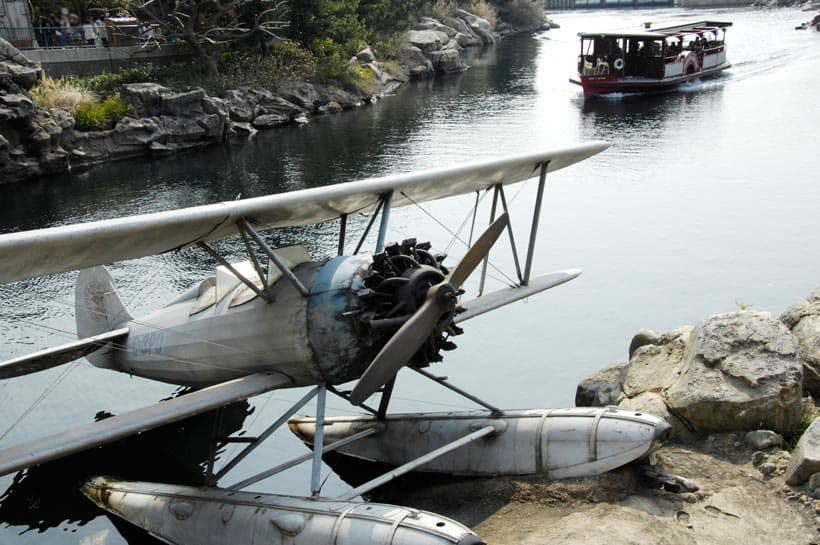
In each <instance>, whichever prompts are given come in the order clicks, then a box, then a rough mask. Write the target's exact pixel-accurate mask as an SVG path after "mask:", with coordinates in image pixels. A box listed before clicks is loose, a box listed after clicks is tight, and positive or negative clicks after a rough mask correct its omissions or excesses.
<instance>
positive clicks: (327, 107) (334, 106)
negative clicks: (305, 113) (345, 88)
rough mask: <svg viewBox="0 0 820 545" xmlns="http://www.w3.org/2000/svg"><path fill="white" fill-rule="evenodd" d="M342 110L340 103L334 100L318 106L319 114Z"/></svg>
mask: <svg viewBox="0 0 820 545" xmlns="http://www.w3.org/2000/svg"><path fill="white" fill-rule="evenodd" d="M341 111H342V105H341V104H339V103H338V102H336V101H335V100H331V101H330V102H327V103H325V104H322V105H321V106H319V111H318V113H319V114H322V115H327V114H335V113H338V112H341Z"/></svg>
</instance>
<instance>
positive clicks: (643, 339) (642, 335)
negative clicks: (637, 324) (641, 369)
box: [629, 329, 661, 359]
mask: <svg viewBox="0 0 820 545" xmlns="http://www.w3.org/2000/svg"><path fill="white" fill-rule="evenodd" d="M660 341H661V337H660V335H658V334H657V333H655V332H654V331H652V330H651V329H639V330H638V332H637V333H635V334H634V335H633V336H632V340H631V341H630V342H629V358H630V359H632V354H633V353H634V352H635V350H637V349H638V348H640V347H642V346H646V345H647V344H659V343H660Z"/></svg>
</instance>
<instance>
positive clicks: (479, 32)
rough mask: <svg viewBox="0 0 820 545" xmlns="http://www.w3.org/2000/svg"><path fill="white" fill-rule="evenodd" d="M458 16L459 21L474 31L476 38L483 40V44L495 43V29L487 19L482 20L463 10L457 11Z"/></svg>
mask: <svg viewBox="0 0 820 545" xmlns="http://www.w3.org/2000/svg"><path fill="white" fill-rule="evenodd" d="M456 15H457V16H458V18H459V19H461V20H462V21H464V22H465V23H466V24H467V26H468V27H470V30H472V31H473V33H474V34H475V35H476V36H478V37H479V38H481V41H482V42H483V43H485V44H493V43H495V37H494V36H493V27H492V25H491V24H490V22H489V21H487V20H486V19H482V18H481V17H479V16H477V15H474V14H472V13H470V12H468V11H465V10H463V9H458V10H456Z"/></svg>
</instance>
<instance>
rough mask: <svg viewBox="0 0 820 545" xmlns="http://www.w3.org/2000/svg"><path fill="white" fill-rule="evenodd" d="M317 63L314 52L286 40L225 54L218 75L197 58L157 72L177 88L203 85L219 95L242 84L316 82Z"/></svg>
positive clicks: (220, 61) (164, 81) (171, 85)
mask: <svg viewBox="0 0 820 545" xmlns="http://www.w3.org/2000/svg"><path fill="white" fill-rule="evenodd" d="M317 64H318V61H317V59H316V56H315V55H314V54H313V53H311V52H310V51H308V50H307V49H305V48H304V47H302V46H300V45H299V44H298V43H296V42H294V41H291V40H284V41H282V42H279V43H277V44H274V45H273V46H271V47H270V48H268V49H267V50H265V51H260V50H259V49H258V48H252V49H237V50H234V51H229V52H225V53H222V55H220V57H219V72H218V74H216V75H212V74H209V73H208V71H207V70H205V69H204V68H203V67H202V65H201V64H200V63H199V62H196V61H194V62H191V63H177V64H174V65H172V66H168V67H164V68H162V69H160V70H159V71H158V72H157V74H156V79H157V81H161V82H162V83H163V85H167V86H168V87H172V88H176V89H185V88H190V87H202V88H204V89H205V90H206V91H207V92H208V93H211V94H219V93H221V92H223V91H225V90H226V89H235V88H237V87H242V86H256V87H263V88H268V89H271V88H275V87H276V85H277V84H278V83H279V82H281V81H285V80H299V81H313V80H315V79H316V74H317Z"/></svg>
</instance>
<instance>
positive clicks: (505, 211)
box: [0, 142, 669, 545]
mask: <svg viewBox="0 0 820 545" xmlns="http://www.w3.org/2000/svg"><path fill="white" fill-rule="evenodd" d="M606 147H607V144H605V143H602V142H592V143H587V144H580V145H576V146H571V147H567V148H563V149H558V150H546V151H542V152H537V153H529V154H526V155H519V156H515V157H507V158H503V159H492V160H484V161H478V162H473V163H470V164H465V165H456V166H448V167H444V168H438V169H431V170H425V171H419V172H413V173H408V174H396V175H390V176H384V177H379V178H372V179H367V180H361V181H355V182H348V183H340V184H336V185H330V186H325V187H318V188H312V189H305V190H299V191H293V192H289V193H283V194H276V195H269V196H263V197H256V198H249V199H243V200H235V201H230V202H221V203H217V204H211V205H204V206H197V207H191V208H184V209H179V210H173V211H169V212H159V213H153V214H145V215H138V216H131V217H123V218H117V219H109V220H101V221H96V222H91V223H83V224H74V225H67V226H61V227H54V228H47V229H41V230H35V231H27V232H19V233H10V234H5V235H0V264H2V265H0V283H10V282H14V281H18V280H23V279H28V278H34V277H38V276H44V275H49V274H54V273H59V272H65V271H74V270H78V271H80V273H79V275H78V277H77V283H76V290H75V318H76V322H77V332H78V336H79V339H78V340H77V341H74V342H70V343H67V344H64V345H61V346H56V347H53V348H48V349H45V350H41V351H39V352H35V353H33V354H28V355H25V356H21V357H17V358H14V359H12V360H9V361H6V362H3V363H0V378H2V379H12V378H14V377H17V376H20V375H25V374H28V373H33V372H38V371H41V370H44V369H49V368H52V367H55V366H58V365H62V364H65V363H68V362H71V361H75V360H77V359H78V358H83V357H85V358H86V359H87V360H88V361H89V362H90V363H92V364H93V365H95V366H98V367H101V368H105V369H111V370H114V371H119V372H123V373H128V374H131V375H135V376H139V377H144V378H148V379H153V380H158V381H163V382H167V383H171V384H177V385H184V386H190V387H193V388H194V391H192V392H191V393H187V394H185V395H181V396H179V397H175V398H173V399H169V400H165V401H162V402H160V403H156V404H154V405H150V406H147V407H143V408H139V409H136V410H133V411H130V412H126V413H123V414H120V415H117V416H113V417H111V418H106V419H104V420H99V421H97V422H94V423H91V424H86V425H83V426H79V427H77V428H74V429H70V430H66V431H63V432H59V433H56V434H53V435H49V436H46V437H42V438H38V439H34V440H31V441H26V442H24V443H21V444H17V445H14V446H11V447H7V448H4V449H3V450H0V475H5V474H9V473H13V472H16V471H20V470H23V469H25V468H28V467H32V466H36V465H38V464H43V463H45V462H48V461H52V460H56V459H59V458H61V457H64V456H67V455H70V454H73V453H77V452H80V451H83V450H86V449H90V448H92V447H95V446H98V445H102V444H105V443H109V442H112V441H116V440H118V439H121V438H124V437H127V436H130V435H133V434H137V433H140V432H143V431H145V430H149V429H152V428H155V427H157V426H161V425H164V424H167V423H170V422H175V421H179V420H181V419H184V418H187V417H189V416H192V415H195V414H199V413H202V412H204V411H209V410H212V409H218V408H220V407H223V406H225V405H227V404H229V403H232V402H236V401H239V400H245V399H248V398H250V397H253V396H256V395H259V394H262V393H264V392H268V391H271V390H275V389H281V388H291V387H304V386H309V387H312V389H311V390H310V391H309V392H308V393H307V394H306V395H305V396H304V397H302V399H300V400H299V401H298V402H296V403H295V404H294V405H293V406H292V407H291V408H290V409H289V410H287V411H285V412H284V414H282V415H281V417H280V418H278V419H277V420H276V421H275V422H271V423H270V426H269V427H268V428H267V429H266V430H265V431H264V432H263V433H261V434H260V435H259V436H258V437H255V438H252V440H249V441H247V442H248V443H249V444H248V445H247V446H246V447H245V448H244V449H243V450H242V451H241V452H239V453H238V454H237V455H236V456H235V457H233V458H232V459H230V460H228V461H226V462H224V464H223V465H222V467H221V468H220V469H219V470H217V469H216V465H215V461H216V460H215V459H214V458H212V459H211V460H210V461H209V464H208V467H207V470H206V471H207V475H206V480H207V483H208V484H209V486H208V487H200V488H192V487H182V486H176V485H168V484H161V483H145V482H130V481H120V480H117V479H114V478H108V477H97V478H94V479H91V480H89V481H88V482H86V483H85V485H84V488H83V490H84V492H85V494H86V495H87V496H88V497H89V498H90V499H91V500H92V501H94V502H95V503H97V504H98V505H99V506H100V507H101V508H103V509H104V510H106V511H108V512H110V513H113V514H115V515H117V516H119V517H122V518H124V519H126V520H128V521H130V522H132V523H134V524H136V525H138V526H140V527H142V528H144V529H146V530H148V531H149V532H150V533H151V534H152V535H154V536H156V537H158V538H160V539H161V540H163V541H165V542H168V543H175V544H189V543H197V544H206V545H207V544H211V543H237V544H242V543H262V542H264V543H284V542H287V543H296V544H300V543H318V542H321V543H324V542H330V543H339V544H342V543H357V544H367V543H425V544H427V543H429V544H434V543H458V544H461V545H467V544H474V543H481V541H480V539H479V538H478V537H477V536H476V535H475V534H474V533H473V532H471V531H470V530H469V529H468V528H466V527H464V526H463V525H461V524H459V523H457V522H455V521H452V520H449V519H446V518H444V517H441V516H439V515H436V514H434V513H426V512H421V511H418V510H415V509H406V508H401V507H397V506H391V505H382V504H373V503H365V502H361V501H357V498H359V497H360V496H362V495H365V494H367V493H368V492H370V491H372V490H374V489H375V488H376V487H378V486H381V485H382V484H384V483H386V482H388V481H390V480H391V479H394V478H396V477H398V476H400V475H403V474H406V473H408V472H410V471H417V472H431V473H445V474H454V475H467V476H493V475H527V474H540V475H545V476H548V477H554V478H563V477H573V476H584V475H592V474H597V473H602V472H605V471H608V470H610V469H612V468H615V467H618V466H620V465H623V464H625V463H628V462H630V461H632V460H635V459H638V458H641V457H643V456H645V455H647V454H648V453H649V452H650V451H651V449H652V448H654V447H655V446H657V444H658V442H659V441H662V440H663V439H665V438H666V436H667V435H668V433H669V426H668V425H667V424H666V423H665V422H663V421H662V420H661V419H658V418H656V417H653V416H651V415H646V414H641V413H634V412H630V411H622V410H618V409H614V408H577V409H553V410H548V409H534V410H512V411H511V410H502V409H499V408H497V407H495V406H493V405H491V404H490V403H488V402H486V401H484V400H482V399H480V398H478V397H476V396H474V395H472V394H470V393H468V392H466V391H464V390H462V389H460V388H459V387H457V386H456V385H454V384H452V383H451V382H450V381H449V379H447V378H446V377H440V376H436V375H435V374H434V373H431V372H430V371H429V370H428V369H427V368H428V367H430V365H431V364H432V363H435V362H438V361H440V360H442V359H443V355H442V352H446V351H448V350H452V349H454V348H456V346H455V344H454V343H453V341H452V338H453V337H455V336H457V335H458V334H460V333H461V331H462V330H461V326H462V324H463V323H464V322H466V321H467V320H469V319H471V318H474V317H476V316H479V315H481V314H484V313H487V312H490V311H492V310H494V309H497V308H499V307H501V306H504V305H507V304H510V303H513V302H515V301H519V300H521V299H524V298H526V297H530V296H532V295H534V294H537V293H539V292H541V291H544V290H546V289H549V288H552V287H555V286H558V285H560V284H563V283H565V282H568V281H569V280H572V279H573V278H575V277H577V276H578V275H579V274H580V271H578V270H575V269H569V270H561V271H556V272H552V273H548V274H544V275H539V276H535V275H533V274H532V263H533V254H534V250H535V242H536V237H537V233H538V224H539V219H540V215H541V207H542V197H543V194H544V190H545V184H546V176H547V174H548V173H549V172H553V171H556V170H558V169H561V168H564V167H567V166H569V165H571V164H573V163H575V162H578V161H581V160H583V159H586V158H587V157H590V156H592V155H594V154H596V153H598V152H600V151H602V150H604V149H605V148H606ZM536 178H537V180H538V182H537V183H538V187H537V193H536V199H535V202H534V203H533V204H532V217H531V218H528V219H529V222H530V223H529V224H530V232H529V238H528V240H527V246H526V253H525V254H524V259H523V260H520V259H519V255H518V251H517V249H516V248H517V246H516V243H515V239H514V234H513V233H514V232H513V229H512V227H511V224H510V219H509V208H508V206H507V199H506V197H505V187H507V186H508V185H510V184H516V183H519V182H523V181H525V180H530V179H536ZM473 193H474V194H476V196H479V195H480V194H486V195H491V196H492V204H491V205H490V214H489V216H490V217H489V227H487V228H486V230H485V231H484V232H483V233H482V234H481V235H480V236H478V237H477V238H476V239H475V240H473V241H470V242H471V243H469V244H468V249H467V251H466V253H465V254H464V255H463V256H462V257H461V258H460V259H459V260H458V261H457V262H456V263H455V264H454V265H451V266H450V265H445V258H446V256H445V255H443V254H442V253H439V252H437V251H436V250H435V249H434V247H433V246H432V245H431V244H430V243H424V242H419V241H417V240H415V239H405V240H403V241H401V242H395V243H388V242H387V240H388V239H387V236H388V225H389V219H390V211H391V210H392V209H393V208H395V207H398V206H404V205H408V204H419V203H424V202H428V201H432V200H435V199H440V198H444V197H450V196H457V195H467V194H473ZM477 211H478V199H476V205H475V210H474V211H473V219H474V220H475V218H476V216H477ZM356 214H364V215H368V216H369V221H368V222H367V224H366V227H365V229H364V233H362V234H361V235H360V238H359V241H358V244H357V245H356V250H355V251H354V252H353V254H352V255H343V254H344V252H343V250H344V248H345V244H346V242H347V238H348V218H350V217H351V216H353V215H356ZM377 220H378V227H375V226H376V222H377ZM330 221H334V222H338V225H339V231H338V255H335V256H330V257H323V258H314V257H313V256H310V255H309V254H308V253H307V251H306V250H305V249H304V248H303V247H302V246H288V247H281V248H274V247H272V246H271V244H270V243H269V242H268V241H267V240H266V237H265V234H266V232H267V231H272V230H276V229H282V228H288V227H295V226H306V225H311V224H318V223H323V222H330ZM371 231H374V233H371ZM373 234H375V247H374V248H373V249H372V250H371V251H366V252H365V251H363V245H364V243H365V241H366V240H368V236H370V238H371V239H372V238H374V237H373V236H372V235H373ZM505 234H506V236H507V237H508V238H509V242H510V244H509V246H510V248H511V253H512V261H513V263H514V267H515V277H516V279H517V280H516V282H515V284H514V285H512V286H510V287H507V288H504V289H500V290H497V291H493V292H490V293H482V292H483V286H484V279H485V277H486V274H487V263H488V256H489V254H490V251H491V249H492V247H493V246H494V244H495V242H496V241H497V240H498V239H499V238H500V237H502V236H504V235H505ZM229 237H238V238H239V239H241V241H242V244H243V245H244V248H245V249H246V251H247V255H248V260H247V261H243V262H240V263H230V262H229V261H228V260H227V259H226V258H225V257H224V256H223V255H221V254H220V252H219V251H218V250H217V249H216V248H215V246H214V245H213V243H214V242H215V241H220V240H223V239H226V238H229ZM471 238H472V236H471ZM191 247H193V248H198V249H200V250H201V251H203V252H205V253H207V254H208V255H210V256H212V257H213V258H214V259H215V260H216V261H217V262H218V263H219V265H218V267H217V268H216V271H215V274H214V275H213V276H210V277H208V278H205V279H203V280H202V281H200V282H198V283H197V284H196V285H194V286H192V287H191V288H190V290H188V291H186V292H185V293H183V294H181V295H179V296H178V297H177V298H176V299H175V300H173V301H171V302H169V303H168V304H167V305H165V306H164V307H162V308H161V309H159V310H156V311H154V312H152V313H150V314H148V315H146V316H142V317H137V318H134V317H132V316H131V315H130V313H129V312H128V310H127V309H126V308H125V307H124V305H123V303H122V302H121V300H120V298H119V296H118V294H117V290H116V287H115V286H114V282H113V280H112V277H111V276H110V275H109V273H108V272H107V271H106V269H105V268H104V267H103V265H105V264H108V263H112V262H116V261H122V260H128V259H135V258H140V257H144V256H149V255H156V254H161V253H164V252H172V251H177V250H181V249H185V248H191ZM474 272H477V273H478V274H479V276H480V278H479V280H478V282H479V296H477V297H474V298H471V299H469V300H466V299H465V298H464V297H462V295H463V294H464V289H463V287H464V285H465V282H466V281H467V279H468V277H470V276H471V275H472V274H473V273H474ZM402 368H408V369H412V370H413V371H416V372H418V373H419V374H421V375H423V376H424V377H426V378H428V379H430V380H432V381H434V382H436V383H438V384H441V385H442V386H444V387H446V388H449V389H451V390H453V391H454V392H456V393H457V394H459V395H462V396H464V397H466V398H467V399H469V400H470V401H472V402H474V403H476V404H477V405H479V406H480V407H482V408H481V409H478V410H475V411H462V412H456V413H414V414H393V413H390V412H389V405H390V399H391V396H392V392H393V389H394V386H395V382H396V378H397V375H398V373H399V371H400V370H401V369H402ZM328 393H331V394H333V395H336V396H339V397H341V398H343V399H345V400H346V401H349V402H350V403H351V404H352V405H354V406H355V407H358V408H360V409H361V410H362V411H363V414H361V415H359V416H355V417H344V418H337V417H326V416H325V404H326V396H327V394H328ZM374 396H377V403H372V406H371V402H370V400H371V398H372V397H374ZM314 399H315V410H316V414H315V416H313V417H303V416H301V417H296V416H295V415H296V414H297V412H299V411H300V410H301V409H302V407H304V406H305V405H306V404H307V403H309V402H310V401H312V400H314ZM285 423H287V424H288V425H289V427H290V429H291V431H293V432H294V433H295V434H297V435H298V437H299V438H300V439H302V440H303V441H304V442H305V444H306V445H308V446H309V447H310V449H311V450H312V452H308V453H307V454H305V455H304V456H302V457H300V458H298V459H296V460H291V461H287V462H284V463H282V464H279V465H277V466H276V467H272V468H270V469H269V470H267V471H264V472H262V473H260V474H257V475H254V476H251V477H249V478H246V479H244V480H242V481H240V482H237V483H234V484H231V485H224V484H222V483H224V479H225V477H226V475H228V474H229V472H230V471H231V470H232V469H233V468H235V467H236V465H237V464H239V463H240V462H241V461H242V460H243V459H244V458H245V457H247V456H248V455H249V454H251V452H252V451H253V450H254V449H255V448H256V447H257V446H258V445H259V444H261V442H262V441H264V440H265V439H267V438H268V437H270V436H271V435H272V434H273V433H274V432H275V431H276V430H277V429H279V428H281V427H282V426H283V425H284V424H285ZM330 452H334V453H337V454H340V455H343V456H348V457H350V458H352V459H356V460H360V461H373V462H378V463H382V464H388V465H389V466H391V467H392V468H393V469H391V470H390V471H388V472H387V473H385V474H384V475H382V476H380V477H377V478H374V479H371V480H369V481H367V482H365V483H363V484H361V485H360V486H356V487H355V488H353V489H352V490H350V491H349V492H347V493H345V494H343V495H342V496H340V497H337V498H326V497H323V496H322V495H321V475H320V472H321V463H322V459H323V456H324V455H326V454H328V453H330ZM307 460H312V464H313V465H312V471H311V476H310V490H311V495H310V496H307V497H293V496H280V495H271V494H255V493H250V492H244V490H245V489H247V488H248V487H249V486H252V485H253V484H254V483H257V482H259V481H260V480H262V479H265V478H267V477H269V476H270V475H273V474H275V473H277V472H280V471H282V470H284V469H286V468H289V467H293V466H294V465H295V464H298V463H301V462H303V461H307Z"/></svg>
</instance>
